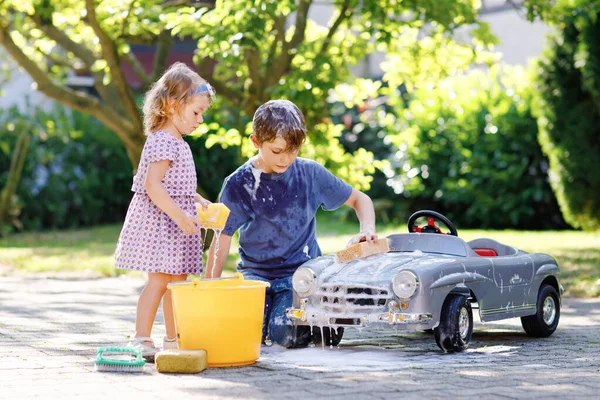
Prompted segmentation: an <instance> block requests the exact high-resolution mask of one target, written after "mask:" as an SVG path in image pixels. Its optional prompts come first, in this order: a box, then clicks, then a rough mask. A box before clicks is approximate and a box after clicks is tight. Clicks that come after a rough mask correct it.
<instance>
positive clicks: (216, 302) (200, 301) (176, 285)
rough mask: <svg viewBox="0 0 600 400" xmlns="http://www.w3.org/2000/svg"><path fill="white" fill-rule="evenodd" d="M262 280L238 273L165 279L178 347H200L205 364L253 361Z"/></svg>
mask: <svg viewBox="0 0 600 400" xmlns="http://www.w3.org/2000/svg"><path fill="white" fill-rule="evenodd" d="M268 286H269V283H268V282H261V281H252V280H248V281H247V280H244V277H243V275H242V274H240V273H236V274H235V275H234V277H233V278H222V279H203V280H200V279H194V280H192V281H191V282H189V281H186V282H173V283H169V284H168V286H167V287H168V289H169V290H171V296H172V299H173V314H174V316H175V329H176V330H177V344H178V345H179V348H180V349H186V350H206V353H207V357H208V360H207V361H208V366H209V367H229V366H238V365H248V364H253V363H254V362H255V361H256V360H258V357H260V347H261V340H262V325H263V315H264V307H265V291H266V288H267V287H268Z"/></svg>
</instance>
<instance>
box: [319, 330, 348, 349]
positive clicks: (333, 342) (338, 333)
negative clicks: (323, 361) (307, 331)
mask: <svg viewBox="0 0 600 400" xmlns="http://www.w3.org/2000/svg"><path fill="white" fill-rule="evenodd" d="M343 336H344V328H337V329H334V328H329V327H325V326H324V327H320V326H315V327H313V330H312V341H313V343H314V344H315V346H337V345H338V344H340V342H341V341H342V337H343Z"/></svg>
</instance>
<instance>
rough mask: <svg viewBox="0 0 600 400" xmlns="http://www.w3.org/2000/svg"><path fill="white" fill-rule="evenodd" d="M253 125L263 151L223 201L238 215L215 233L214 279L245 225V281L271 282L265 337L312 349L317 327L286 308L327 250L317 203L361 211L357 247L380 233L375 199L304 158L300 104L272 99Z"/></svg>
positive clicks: (228, 186) (237, 175) (209, 271)
mask: <svg viewBox="0 0 600 400" xmlns="http://www.w3.org/2000/svg"><path fill="white" fill-rule="evenodd" d="M252 130H253V134H252V135H251V136H250V140H251V141H252V144H253V145H254V147H255V148H256V149H258V154H257V155H256V156H254V157H252V158H250V160H248V161H247V162H246V163H245V164H244V165H242V166H241V167H240V168H238V169H237V170H236V171H235V172H234V173H233V174H231V175H230V176H229V177H227V179H226V180H225V182H224V184H223V189H222V191H221V195H220V201H221V202H222V203H224V204H225V205H226V206H227V207H228V208H229V209H230V210H231V213H230V215H229V219H228V220H227V224H226V226H225V229H223V232H222V234H221V237H220V242H219V245H218V249H217V250H215V248H216V247H217V245H216V237H215V238H214V239H213V242H212V245H211V247H210V252H209V255H208V262H207V266H206V267H207V268H206V277H207V278H213V277H219V276H221V272H222V271H223V265H224V264H225V262H226V261H227V255H228V253H229V248H230V245H231V236H232V235H233V234H234V233H235V231H236V230H239V242H240V247H239V254H240V258H241V261H240V262H239V265H238V271H240V272H242V273H243V274H244V277H245V279H253V280H261V281H267V282H270V283H271V286H270V288H267V294H266V299H265V300H266V301H265V319H264V325H263V341H264V340H265V338H266V337H267V336H268V337H269V338H270V340H271V341H272V342H273V343H276V344H279V345H281V346H284V347H288V348H289V347H305V346H307V345H308V344H309V343H310V341H311V332H310V327H308V326H294V325H293V323H292V321H291V320H290V319H289V318H287V316H286V315H285V310H286V308H289V307H292V301H293V291H292V275H293V274H294V272H295V271H296V269H297V268H298V267H299V266H300V265H302V264H303V263H305V262H306V261H308V260H309V259H311V258H315V257H319V256H320V255H321V250H320V249H319V245H318V244H317V240H316V237H315V226H316V220H315V216H316V212H317V209H318V208H319V207H323V209H325V210H335V209H337V208H339V207H340V206H341V205H342V204H347V205H348V206H350V207H352V208H354V209H355V210H356V214H357V216H358V219H359V221H360V233H358V234H357V235H355V236H354V237H353V238H352V239H351V240H350V242H349V243H348V245H352V244H355V243H358V242H360V241H364V240H376V239H377V235H376V234H375V211H374V209H373V202H372V201H371V199H370V198H369V196H367V195H366V194H364V193H362V192H360V191H358V190H356V189H353V188H352V187H351V186H350V185H348V184H347V183H345V182H343V181H342V180H340V179H338V178H337V177H335V176H334V175H333V174H332V173H331V172H329V171H328V170H326V169H325V168H324V167H323V166H322V165H320V164H318V163H317V162H315V161H312V160H307V159H304V158H297V156H298V151H299V150H300V147H301V146H302V144H303V143H304V140H305V138H306V125H305V123H304V116H303V115H302V112H301V111H300V110H299V109H298V107H296V105H295V104H293V103H292V102H290V101H287V100H271V101H269V102H267V103H265V104H263V105H262V106H260V107H259V108H258V110H256V113H255V114H254V118H253V120H252ZM215 251H216V255H215ZM215 261H216V262H215Z"/></svg>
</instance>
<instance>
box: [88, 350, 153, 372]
mask: <svg viewBox="0 0 600 400" xmlns="http://www.w3.org/2000/svg"><path fill="white" fill-rule="evenodd" d="M105 353H107V354H109V356H108V357H107V356H105V355H104V354H105ZM123 356H124V357H123ZM131 356H134V357H135V358H131ZM94 363H95V364H96V371H111V372H142V370H143V369H144V365H146V361H144V360H143V359H142V350H141V349H135V348H132V347H100V348H99V349H98V353H97V355H96V359H95V360H94Z"/></svg>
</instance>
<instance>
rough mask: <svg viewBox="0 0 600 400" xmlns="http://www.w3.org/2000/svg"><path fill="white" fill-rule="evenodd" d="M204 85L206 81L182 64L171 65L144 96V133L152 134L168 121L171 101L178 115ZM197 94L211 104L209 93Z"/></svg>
mask: <svg viewBox="0 0 600 400" xmlns="http://www.w3.org/2000/svg"><path fill="white" fill-rule="evenodd" d="M205 84H207V82H206V80H204V79H203V78H201V77H200V75H198V74H197V73H196V72H195V71H193V70H192V69H191V68H190V67H188V66H187V65H185V64H184V63H181V62H176V63H174V64H173V65H171V66H170V67H169V69H167V70H166V71H165V72H164V74H163V75H162V76H161V77H160V79H159V80H158V81H156V82H155V83H154V84H153V85H152V87H151V88H150V89H149V90H148V92H146V95H145V96H144V105H143V107H142V111H143V113H144V133H145V134H146V135H150V134H152V133H153V132H155V131H156V130H158V129H159V128H160V127H161V126H163V125H164V124H165V122H167V121H168V120H169V118H170V110H171V102H172V101H174V111H175V112H177V113H179V110H180V109H181V107H182V106H183V105H185V104H186V103H188V102H189V101H190V100H191V99H192V96H194V95H196V90H197V89H198V88H199V87H200V86H202V85H205ZM197 94H198V95H200V96H207V98H208V101H209V104H210V103H212V100H213V99H212V96H211V95H210V94H209V92H202V93H197Z"/></svg>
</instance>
